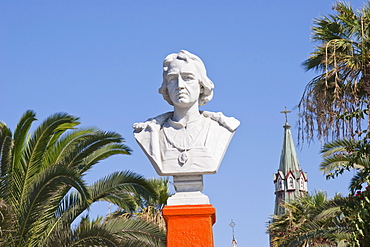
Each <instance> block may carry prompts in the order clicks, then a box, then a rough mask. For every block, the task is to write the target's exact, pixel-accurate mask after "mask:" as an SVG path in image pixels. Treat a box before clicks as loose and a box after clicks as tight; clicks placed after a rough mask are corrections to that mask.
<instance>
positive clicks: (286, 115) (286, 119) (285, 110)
mask: <svg viewBox="0 0 370 247" xmlns="http://www.w3.org/2000/svg"><path fill="white" fill-rule="evenodd" d="M280 113H284V114H285V122H286V123H288V113H291V111H288V110H287V109H286V106H285V107H284V111H281V112H280Z"/></svg>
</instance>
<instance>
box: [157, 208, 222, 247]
mask: <svg viewBox="0 0 370 247" xmlns="http://www.w3.org/2000/svg"><path fill="white" fill-rule="evenodd" d="M162 213H163V216H164V219H165V220H166V224H167V247H213V246H214V244H213V232H212V226H213V224H214V223H215V222H216V210H215V208H214V207H212V205H210V204H208V205H180V206H166V207H164V208H163V211H162Z"/></svg>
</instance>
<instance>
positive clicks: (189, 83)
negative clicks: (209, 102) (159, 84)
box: [166, 59, 200, 107]
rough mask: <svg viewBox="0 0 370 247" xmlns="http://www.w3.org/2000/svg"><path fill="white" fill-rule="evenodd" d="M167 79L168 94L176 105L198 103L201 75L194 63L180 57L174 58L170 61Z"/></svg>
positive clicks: (185, 105)
mask: <svg viewBox="0 0 370 247" xmlns="http://www.w3.org/2000/svg"><path fill="white" fill-rule="evenodd" d="M166 80H167V89H168V94H169V96H170V99H171V100H172V102H173V104H174V106H179V107H188V106H189V107H190V106H192V105H194V104H197V103H198V99H199V95H200V85H199V75H198V70H197V68H196V66H195V65H194V64H193V63H188V62H186V61H183V60H179V59H175V60H173V61H172V62H171V63H170V66H169V69H168V72H167V76H166Z"/></svg>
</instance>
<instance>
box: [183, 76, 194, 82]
mask: <svg viewBox="0 0 370 247" xmlns="http://www.w3.org/2000/svg"><path fill="white" fill-rule="evenodd" d="M182 78H183V80H186V81H190V80H194V76H193V75H184V76H183V77H182Z"/></svg>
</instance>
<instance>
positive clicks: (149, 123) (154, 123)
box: [132, 112, 173, 132]
mask: <svg viewBox="0 0 370 247" xmlns="http://www.w3.org/2000/svg"><path fill="white" fill-rule="evenodd" d="M172 115H173V112H166V113H163V114H161V115H158V116H156V117H153V118H149V119H147V120H146V121H145V122H141V123H134V125H133V126H132V127H133V128H134V131H135V132H140V131H142V130H145V129H148V128H149V129H150V130H159V129H160V128H161V126H162V125H163V124H164V123H165V122H166V121H167V119H169V118H171V117H172Z"/></svg>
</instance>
